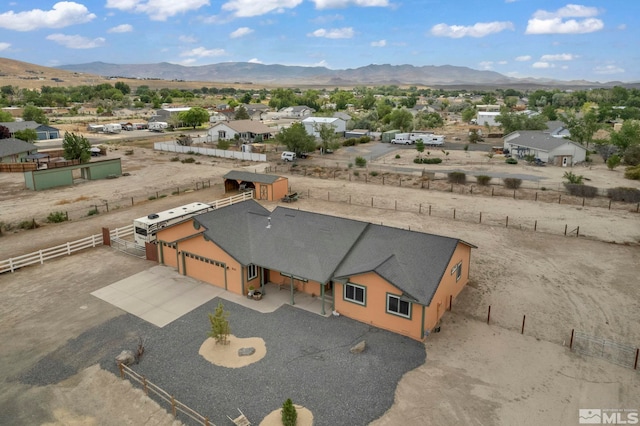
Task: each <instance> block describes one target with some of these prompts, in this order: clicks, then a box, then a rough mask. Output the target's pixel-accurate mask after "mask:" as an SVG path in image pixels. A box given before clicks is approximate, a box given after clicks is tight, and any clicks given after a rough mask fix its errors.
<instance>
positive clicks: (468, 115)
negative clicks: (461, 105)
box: [461, 108, 476, 123]
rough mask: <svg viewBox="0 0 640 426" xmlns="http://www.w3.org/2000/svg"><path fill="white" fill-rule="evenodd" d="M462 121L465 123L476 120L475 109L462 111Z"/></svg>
mask: <svg viewBox="0 0 640 426" xmlns="http://www.w3.org/2000/svg"><path fill="white" fill-rule="evenodd" d="M461 115H462V121H464V122H465V123H468V122H470V121H471V120H473V119H474V118H476V110H475V109H474V108H465V109H463V110H462V113H461Z"/></svg>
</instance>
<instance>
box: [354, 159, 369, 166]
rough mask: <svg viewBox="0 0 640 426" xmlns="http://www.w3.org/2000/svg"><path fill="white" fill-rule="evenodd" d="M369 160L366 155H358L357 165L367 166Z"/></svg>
mask: <svg viewBox="0 0 640 426" xmlns="http://www.w3.org/2000/svg"><path fill="white" fill-rule="evenodd" d="M366 165H367V160H366V159H365V158H364V157H356V167H366Z"/></svg>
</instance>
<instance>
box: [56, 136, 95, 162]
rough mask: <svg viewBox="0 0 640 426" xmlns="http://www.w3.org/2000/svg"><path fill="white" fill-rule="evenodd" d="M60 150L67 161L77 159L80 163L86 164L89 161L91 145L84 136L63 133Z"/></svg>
mask: <svg viewBox="0 0 640 426" xmlns="http://www.w3.org/2000/svg"><path fill="white" fill-rule="evenodd" d="M62 148H63V149H64V158H65V159H67V160H78V159H79V160H80V162H82V163H87V162H88V161H89V160H90V159H91V144H90V143H89V141H88V140H87V138H85V137H84V136H81V135H76V134H75V133H69V132H65V134H64V139H63V140H62Z"/></svg>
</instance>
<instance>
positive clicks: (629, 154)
mask: <svg viewBox="0 0 640 426" xmlns="http://www.w3.org/2000/svg"><path fill="white" fill-rule="evenodd" d="M624 163H625V164H626V165H627V166H637V165H639V164H640V145H631V146H630V147H629V148H627V149H626V151H625V152H624Z"/></svg>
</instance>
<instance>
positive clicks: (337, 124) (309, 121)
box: [302, 117, 347, 138]
mask: <svg viewBox="0 0 640 426" xmlns="http://www.w3.org/2000/svg"><path fill="white" fill-rule="evenodd" d="M302 124H304V129H305V130H306V131H307V133H308V134H310V135H313V136H315V137H317V138H318V137H320V128H321V126H322V125H323V124H326V125H329V126H331V127H333V128H334V129H335V132H336V133H339V134H341V135H343V136H344V132H345V131H346V130H347V123H346V122H345V121H344V120H343V119H342V118H338V117H307V118H305V119H304V120H302Z"/></svg>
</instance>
